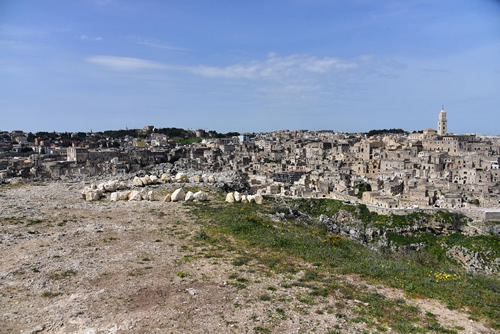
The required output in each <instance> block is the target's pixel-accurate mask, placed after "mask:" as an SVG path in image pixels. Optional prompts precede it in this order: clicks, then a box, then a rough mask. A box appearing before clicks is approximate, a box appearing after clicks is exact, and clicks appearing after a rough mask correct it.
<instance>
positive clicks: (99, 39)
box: [80, 35, 104, 41]
mask: <svg viewBox="0 0 500 334" xmlns="http://www.w3.org/2000/svg"><path fill="white" fill-rule="evenodd" d="M80 39H81V40H84V41H102V40H104V39H103V38H102V37H101V36H98V37H89V36H87V35H81V36H80Z"/></svg>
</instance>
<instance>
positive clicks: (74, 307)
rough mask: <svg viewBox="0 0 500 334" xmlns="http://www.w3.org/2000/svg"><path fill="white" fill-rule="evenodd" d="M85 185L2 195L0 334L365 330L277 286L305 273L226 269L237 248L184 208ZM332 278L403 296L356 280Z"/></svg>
mask: <svg viewBox="0 0 500 334" xmlns="http://www.w3.org/2000/svg"><path fill="white" fill-rule="evenodd" d="M82 188H83V184H71V183H61V182H59V183H56V182H54V183H48V184H38V185H22V186H15V187H3V188H1V189H0V208H1V212H0V222H1V226H0V232H1V233H0V332H1V333H85V334H91V333H220V332H222V333H269V332H271V333H308V332H317V333H328V332H329V331H330V332H331V333H362V332H373V331H374V329H373V328H368V327H367V326H366V324H365V323H355V322H351V321H349V320H348V319H349V318H351V315H352V314H353V311H354V310H355V309H356V308H357V307H358V306H359V303H360V302H359V301H357V300H345V299H342V298H340V297H339V298H337V297H335V296H329V297H319V299H317V300H316V302H315V303H310V304H308V303H304V302H303V301H300V296H302V295H304V294H306V293H307V292H306V291H305V290H306V288H304V287H299V286H292V287H289V286H288V287H286V288H285V287H284V285H286V283H287V282H292V281H293V280H296V279H297V277H300V275H303V271H301V272H299V273H296V274H290V273H288V274H277V273H273V272H270V271H269V269H268V268H267V267H266V266H264V265H262V264H259V263H252V262H249V263H246V264H244V265H235V264H234V262H233V261H234V260H235V259H236V258H238V257H239V256H241V250H240V249H238V248H234V249H230V248H229V249H228V248H227V247H226V248H224V247H219V246H217V245H210V244H207V243H204V242H199V241H197V240H196V239H195V238H194V236H195V235H196V233H197V232H198V231H199V229H200V226H199V224H197V223H196V222H194V221H193V218H192V217H191V216H190V214H189V212H188V208H187V207H185V206H184V205H183V204H179V203H163V202H159V201H156V202H147V201H142V202H109V201H108V200H102V201H98V202H85V201H83V200H82V199H81V198H80V197H79V192H80V190H81V189H82ZM298 266H299V267H300V268H303V269H305V268H307V264H305V263H299V264H298ZM335 279H337V280H338V281H339V282H345V283H346V284H348V283H350V285H349V286H351V287H353V288H354V289H363V290H366V289H368V290H373V291H378V292H379V293H382V294H384V295H385V296H388V297H390V298H404V295H403V294H402V293H401V292H400V291H398V290H394V289H389V288H385V287H381V286H374V285H372V284H369V283H366V282H363V281H361V280H359V279H358V278H357V277H355V276H345V277H341V276H339V277H335ZM263 296H266V297H263ZM408 302H409V303H413V304H418V306H419V307H420V308H421V309H422V310H423V311H424V312H425V311H430V312H433V313H435V314H436V315H438V318H439V320H440V322H441V324H442V325H443V326H444V327H447V328H454V327H456V326H460V327H463V328H465V330H463V331H462V332H464V333H490V332H491V330H490V329H488V328H487V327H485V326H484V325H483V324H481V323H479V322H472V321H471V320H469V319H468V315H467V314H466V313H463V312H462V313H461V312H458V311H452V310H448V309H446V308H445V307H443V306H442V305H441V304H440V303H439V302H437V301H432V300H425V299H424V300H415V301H408ZM339 314H342V315H343V317H339V316H338V315H339ZM386 329H387V332H388V333H391V332H392V330H391V329H390V328H387V327H386Z"/></svg>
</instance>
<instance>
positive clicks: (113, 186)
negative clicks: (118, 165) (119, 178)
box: [103, 180, 118, 193]
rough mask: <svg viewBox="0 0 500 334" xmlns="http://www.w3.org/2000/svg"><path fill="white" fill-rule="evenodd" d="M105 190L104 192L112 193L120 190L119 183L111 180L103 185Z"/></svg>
mask: <svg viewBox="0 0 500 334" xmlns="http://www.w3.org/2000/svg"><path fill="white" fill-rule="evenodd" d="M103 188H104V191H107V192H110V193H111V192H115V191H116V190H118V182H116V181H113V180H110V181H108V182H105V183H104V184H103Z"/></svg>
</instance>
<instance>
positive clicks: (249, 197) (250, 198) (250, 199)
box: [247, 195, 255, 203]
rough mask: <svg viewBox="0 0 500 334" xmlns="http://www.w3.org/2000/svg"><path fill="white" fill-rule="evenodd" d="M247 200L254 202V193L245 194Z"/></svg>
mask: <svg viewBox="0 0 500 334" xmlns="http://www.w3.org/2000/svg"><path fill="white" fill-rule="evenodd" d="M247 201H248V203H255V196H254V195H248V196H247Z"/></svg>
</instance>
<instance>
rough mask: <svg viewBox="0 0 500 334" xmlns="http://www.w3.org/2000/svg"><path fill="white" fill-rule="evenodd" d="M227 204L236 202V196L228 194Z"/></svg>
mask: <svg viewBox="0 0 500 334" xmlns="http://www.w3.org/2000/svg"><path fill="white" fill-rule="evenodd" d="M226 202H228V203H233V202H234V194H233V193H228V194H227V195H226Z"/></svg>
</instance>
